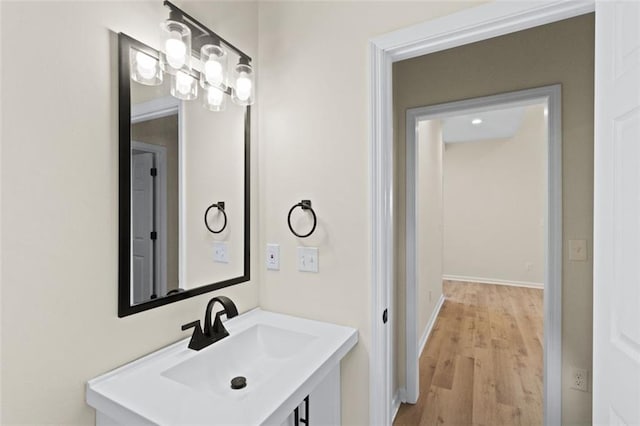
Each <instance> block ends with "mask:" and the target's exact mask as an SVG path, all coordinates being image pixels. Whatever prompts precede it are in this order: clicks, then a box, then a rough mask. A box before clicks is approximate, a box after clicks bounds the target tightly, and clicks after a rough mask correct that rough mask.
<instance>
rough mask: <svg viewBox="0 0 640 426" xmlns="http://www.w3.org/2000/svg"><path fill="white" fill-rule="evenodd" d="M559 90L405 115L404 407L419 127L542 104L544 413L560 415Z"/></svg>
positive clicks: (412, 312) (409, 386) (413, 358)
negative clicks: (544, 150)
mask: <svg viewBox="0 0 640 426" xmlns="http://www.w3.org/2000/svg"><path fill="white" fill-rule="evenodd" d="M561 92H562V91H561V86H560V85H559V84H556V85H552V86H545V87H539V88H534V89H527V90H519V91H516V92H508V93H501V94H498V95H492V96H484V97H480V98H473V99H466V100H462V101H455V102H447V103H444V104H438V105H433V106H427V107H417V108H411V109H409V110H407V118H406V126H407V133H406V135H407V136H406V147H407V149H406V160H407V162H406V177H407V178H406V182H407V187H406V193H407V197H406V235H407V239H406V247H407V249H406V271H407V273H406V277H407V278H406V305H405V306H406V308H405V313H406V322H405V324H406V329H405V333H406V335H405V339H406V340H405V341H406V381H405V383H406V388H405V390H404V391H402V390H401V391H400V395H402V396H404V398H405V400H404V401H403V402H409V403H415V402H416V401H417V400H418V394H419V369H420V367H419V361H418V360H419V357H420V353H419V352H420V348H419V343H418V340H419V334H418V333H419V332H420V333H421V332H422V330H418V321H417V319H418V318H417V317H418V302H417V300H418V297H417V294H418V284H417V282H418V272H417V270H418V244H417V239H416V238H411V236H412V235H418V219H417V218H418V215H417V213H418V212H417V199H418V193H417V185H416V183H417V174H418V164H417V158H418V154H417V153H418V150H419V149H420V147H419V146H418V142H417V141H418V123H419V122H420V121H425V120H430V119H440V118H444V117H448V116H454V115H462V114H465V115H466V114H473V113H478V112H481V111H482V110H487V109H493V108H495V107H504V108H509V107H517V106H526V105H531V104H536V103H540V102H546V104H547V108H548V116H547V119H548V125H547V140H546V141H545V143H546V148H547V164H546V166H547V185H546V186H547V191H546V196H547V198H546V203H545V204H546V205H545V268H544V270H545V278H544V284H545V285H544V293H543V294H544V344H543V360H544V373H543V377H544V381H543V390H544V392H543V395H544V413H545V418H547V419H548V420H550V417H551V416H552V415H559V413H560V408H561V406H560V401H561V400H562V381H561V372H562V346H561V344H562V117H561V112H562V105H561Z"/></svg>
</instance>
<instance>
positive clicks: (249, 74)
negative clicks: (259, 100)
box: [232, 58, 254, 105]
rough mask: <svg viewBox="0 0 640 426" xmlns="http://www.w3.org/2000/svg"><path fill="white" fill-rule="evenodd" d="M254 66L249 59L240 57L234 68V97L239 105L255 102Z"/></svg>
mask: <svg viewBox="0 0 640 426" xmlns="http://www.w3.org/2000/svg"><path fill="white" fill-rule="evenodd" d="M253 80H254V79H253V68H251V64H250V63H249V61H248V60H246V59H244V58H240V61H239V62H238V65H236V67H235V69H234V70H233V96H232V99H233V101H234V102H235V103H237V104H238V105H251V104H253V97H254V96H253V93H254V84H253Z"/></svg>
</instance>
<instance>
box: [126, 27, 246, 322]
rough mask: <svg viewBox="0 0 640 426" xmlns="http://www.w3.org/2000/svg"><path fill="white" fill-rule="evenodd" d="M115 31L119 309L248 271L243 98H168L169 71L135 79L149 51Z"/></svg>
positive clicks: (211, 286)
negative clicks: (211, 103) (212, 101)
mask: <svg viewBox="0 0 640 426" xmlns="http://www.w3.org/2000/svg"><path fill="white" fill-rule="evenodd" d="M118 41H119V108H120V111H119V120H120V125H119V126H120V141H119V147H120V153H119V167H120V170H119V203H120V206H119V209H120V212H119V234H120V235H119V252H120V253H119V296H118V298H119V301H118V316H120V317H123V316H126V315H130V314H133V313H136V312H140V311H143V310H146V309H151V308H153V307H156V306H160V305H164V304H167V303H171V302H175V301H178V300H182V299H185V298H188V297H192V296H195V295H198V294H202V293H205V292H209V291H212V290H217V289H220V288H223V287H227V286H230V285H234V284H238V283H241V282H245V281H248V280H249V264H250V263H249V218H250V215H249V146H250V140H249V134H250V132H249V125H250V107H249V106H238V105H236V104H235V103H233V102H226V108H225V109H224V110H223V111H216V112H213V111H210V110H208V109H206V108H203V106H202V105H201V103H200V101H199V100H190V101H184V100H180V99H177V98H175V97H173V96H172V95H171V90H170V89H171V87H170V86H171V84H170V78H169V75H168V74H167V75H165V77H164V78H163V81H162V82H161V84H158V85H155V86H150V85H145V84H141V83H139V82H137V81H135V80H134V79H132V78H131V70H132V67H136V66H137V64H136V58H140V56H136V55H138V53H139V52H141V53H143V54H144V55H148V57H151V58H154V59H155V60H158V59H159V54H158V52H157V51H156V50H154V49H152V48H150V47H149V46H147V45H145V44H143V43H141V42H139V41H137V40H135V39H132V38H130V37H128V36H127V35H125V34H120V35H119V39H118ZM229 55H230V63H235V62H237V60H238V58H239V57H238V56H235V53H234V52H233V51H229ZM234 61H235V62H234ZM134 70H135V68H134ZM225 96H228V94H225Z"/></svg>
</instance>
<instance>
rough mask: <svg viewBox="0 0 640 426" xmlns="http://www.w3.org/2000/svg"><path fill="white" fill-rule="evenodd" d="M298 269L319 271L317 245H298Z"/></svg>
mask: <svg viewBox="0 0 640 426" xmlns="http://www.w3.org/2000/svg"><path fill="white" fill-rule="evenodd" d="M298 271H301V272H318V248H317V247H298Z"/></svg>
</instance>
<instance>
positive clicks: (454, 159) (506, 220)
mask: <svg viewBox="0 0 640 426" xmlns="http://www.w3.org/2000/svg"><path fill="white" fill-rule="evenodd" d="M546 144H547V134H546V117H545V116H544V105H533V106H529V107H527V108H525V111H524V115H523V121H522V125H521V127H520V129H519V130H518V132H517V133H516V134H515V135H514V136H513V137H511V138H508V139H501V140H489V141H475V142H467V143H448V144H445V150H444V264H443V270H444V275H445V276H446V277H468V279H469V280H471V281H473V280H474V279H479V280H482V279H485V280H498V281H508V282H516V283H530V284H539V285H542V284H543V282H544V243H545V228H544V226H545V225H544V218H545V209H546V199H545V197H546V191H545V188H546V185H547V165H546V160H547V158H546V155H547V149H546ZM460 279H464V278H460Z"/></svg>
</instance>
